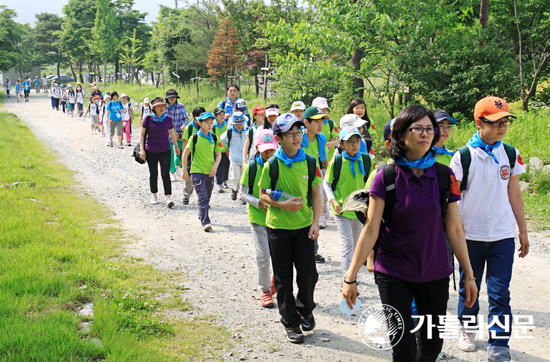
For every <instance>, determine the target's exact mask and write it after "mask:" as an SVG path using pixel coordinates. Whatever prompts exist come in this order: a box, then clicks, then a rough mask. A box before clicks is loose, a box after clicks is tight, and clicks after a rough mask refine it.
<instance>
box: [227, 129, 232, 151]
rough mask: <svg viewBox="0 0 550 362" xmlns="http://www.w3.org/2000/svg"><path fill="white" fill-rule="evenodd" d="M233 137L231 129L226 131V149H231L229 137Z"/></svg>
mask: <svg viewBox="0 0 550 362" xmlns="http://www.w3.org/2000/svg"><path fill="white" fill-rule="evenodd" d="M232 136H233V128H229V129H228V130H227V148H231V137H232Z"/></svg>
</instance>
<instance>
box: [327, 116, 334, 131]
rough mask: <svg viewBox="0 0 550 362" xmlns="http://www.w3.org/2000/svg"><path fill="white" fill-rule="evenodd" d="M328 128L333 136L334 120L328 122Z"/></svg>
mask: <svg viewBox="0 0 550 362" xmlns="http://www.w3.org/2000/svg"><path fill="white" fill-rule="evenodd" d="M328 127H329V128H330V134H331V135H332V130H333V129H334V121H333V120H332V119H329V120H328Z"/></svg>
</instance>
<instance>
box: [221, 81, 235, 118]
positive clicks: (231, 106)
mask: <svg viewBox="0 0 550 362" xmlns="http://www.w3.org/2000/svg"><path fill="white" fill-rule="evenodd" d="M239 92H240V89H239V86H238V85H236V84H230V85H228V86H227V88H226V90H225V93H226V94H227V97H226V98H225V100H224V101H221V102H220V103H219V104H218V107H220V108H223V109H224V110H225V119H229V118H230V117H231V115H232V114H233V112H236V111H237V101H238V100H239Z"/></svg>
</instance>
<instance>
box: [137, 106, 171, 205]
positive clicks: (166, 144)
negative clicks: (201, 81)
mask: <svg viewBox="0 0 550 362" xmlns="http://www.w3.org/2000/svg"><path fill="white" fill-rule="evenodd" d="M151 107H152V109H153V113H152V114H151V115H148V116H147V117H145V118H144V119H143V121H142V122H143V123H142V124H141V135H140V137H139V145H140V149H141V159H142V160H146V161H147V165H148V166H149V187H150V189H151V193H152V195H151V203H152V204H157V203H158V197H157V192H158V185H157V180H158V164H159V163H160V176H161V177H162V184H163V186H164V195H165V196H166V206H168V207H169V208H171V207H173V206H174V202H173V201H172V183H171V181H170V157H171V151H170V141H169V140H168V136H170V138H171V139H172V143H173V145H174V153H175V154H176V155H179V154H180V149H179V147H178V143H177V140H178V136H177V134H176V132H175V131H174V125H173V123H172V117H170V116H169V115H167V114H166V113H164V112H165V110H166V103H164V100H163V99H162V98H161V97H155V99H153V102H151ZM146 135H147V139H146V137H145V136H146Z"/></svg>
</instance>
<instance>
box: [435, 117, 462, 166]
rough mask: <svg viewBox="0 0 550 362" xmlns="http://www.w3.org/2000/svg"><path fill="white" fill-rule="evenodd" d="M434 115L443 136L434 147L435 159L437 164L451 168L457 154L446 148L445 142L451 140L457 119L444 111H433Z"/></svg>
mask: <svg viewBox="0 0 550 362" xmlns="http://www.w3.org/2000/svg"><path fill="white" fill-rule="evenodd" d="M433 113H434V116H435V120H436V121H437V125H438V126H439V131H440V134H441V138H440V139H439V141H437V143H436V144H435V146H433V150H434V151H435V157H436V160H437V162H439V163H442V164H444V165H446V166H450V165H451V159H452V158H453V155H454V154H455V153H454V152H453V151H449V150H448V149H447V147H445V142H447V141H448V140H449V137H450V136H451V132H452V131H453V125H455V124H456V123H457V122H456V119H454V118H453V117H451V116H450V115H449V113H447V112H445V111H444V110H442V109H436V110H435V111H433Z"/></svg>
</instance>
